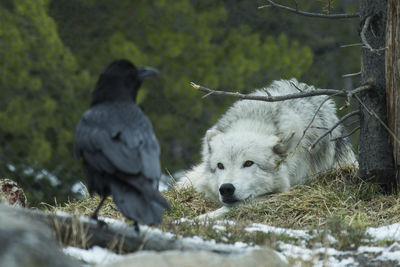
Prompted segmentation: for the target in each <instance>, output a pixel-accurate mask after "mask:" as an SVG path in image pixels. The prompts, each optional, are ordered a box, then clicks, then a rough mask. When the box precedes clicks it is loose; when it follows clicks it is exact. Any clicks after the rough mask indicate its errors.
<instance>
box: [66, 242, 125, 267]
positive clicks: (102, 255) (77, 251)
mask: <svg viewBox="0 0 400 267" xmlns="http://www.w3.org/2000/svg"><path fill="white" fill-rule="evenodd" d="M63 251H64V253H65V254H67V255H70V256H72V257H74V258H77V259H78V260H81V261H84V262H86V263H88V264H93V265H94V264H106V263H111V262H114V261H116V260H118V259H122V258H123V256H121V255H118V254H115V253H114V252H111V251H109V250H107V249H105V248H101V247H98V246H94V247H92V248H90V249H88V250H86V249H81V248H75V247H66V248H64V249H63Z"/></svg>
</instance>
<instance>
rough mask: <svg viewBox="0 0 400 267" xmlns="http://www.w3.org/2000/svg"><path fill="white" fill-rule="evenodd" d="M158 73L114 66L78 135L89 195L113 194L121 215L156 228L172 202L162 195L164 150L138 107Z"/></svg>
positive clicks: (127, 64) (120, 63) (97, 90)
mask: <svg viewBox="0 0 400 267" xmlns="http://www.w3.org/2000/svg"><path fill="white" fill-rule="evenodd" d="M157 73H158V71H157V70H156V69H154V68H151V67H138V68H136V67H135V66H134V65H133V64H132V63H131V62H130V61H128V60H117V61H114V62H112V63H111V64H110V65H109V66H108V67H107V69H106V70H105V71H104V72H103V73H102V74H101V76H100V78H99V80H98V81H97V84H96V87H95V89H94V91H93V93H92V102H91V107H90V109H89V110H87V111H86V112H85V113H84V114H83V116H82V118H81V120H80V121H79V123H78V125H77V127H76V130H75V151H74V152H75V156H76V157H77V158H78V159H82V161H83V170H84V172H85V175H86V179H87V183H88V189H89V192H90V194H93V193H97V194H99V195H100V196H101V197H102V200H101V202H100V203H99V205H98V207H97V208H96V210H95V211H94V213H93V215H92V218H94V219H96V220H97V213H98V211H99V209H100V207H101V206H102V204H103V202H104V200H105V199H106V198H107V196H109V195H112V197H113V200H114V202H115V204H116V205H117V207H118V209H119V210H120V211H121V213H122V214H123V215H125V216H126V217H127V218H129V219H131V220H134V221H135V226H136V229H138V224H137V223H138V222H140V223H144V224H148V225H157V224H159V223H160V222H161V221H162V216H163V212H164V209H170V206H169V204H168V202H167V201H166V200H165V199H164V198H163V197H162V196H161V195H160V193H159V191H158V181H159V178H160V174H161V170H160V160H159V156H160V147H159V144H158V141H157V139H156V137H155V135H154V132H153V128H152V125H151V122H150V120H149V119H148V118H147V117H146V116H145V115H144V113H143V112H142V111H141V109H140V108H139V107H138V106H137V105H136V95H137V92H138V91H139V87H140V85H141V83H142V81H143V80H144V79H146V78H148V77H151V76H154V75H155V74H157Z"/></svg>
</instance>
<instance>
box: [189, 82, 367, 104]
mask: <svg viewBox="0 0 400 267" xmlns="http://www.w3.org/2000/svg"><path fill="white" fill-rule="evenodd" d="M190 85H191V86H192V87H193V88H195V89H196V90H199V91H202V92H204V93H206V96H209V95H218V96H230V97H235V98H239V99H247V100H258V101H266V102H278V101H285V100H289V99H296V98H304V97H311V96H320V95H329V96H343V97H347V98H351V97H352V96H353V95H354V94H357V93H359V92H361V91H364V90H367V89H369V88H370V85H368V84H367V85H363V86H360V87H357V88H355V89H353V90H348V91H346V90H337V89H315V90H311V91H303V92H299V93H293V94H287V95H282V96H272V95H267V96H257V95H247V94H242V93H239V92H226V91H218V90H213V89H210V88H207V87H204V86H202V85H198V84H196V83H194V82H191V83H190Z"/></svg>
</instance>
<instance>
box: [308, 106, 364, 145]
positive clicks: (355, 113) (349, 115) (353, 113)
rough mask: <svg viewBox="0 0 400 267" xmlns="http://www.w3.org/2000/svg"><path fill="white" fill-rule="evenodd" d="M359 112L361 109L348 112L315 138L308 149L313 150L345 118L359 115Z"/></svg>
mask: <svg viewBox="0 0 400 267" xmlns="http://www.w3.org/2000/svg"><path fill="white" fill-rule="evenodd" d="M359 114H360V111H359V110H356V111H353V112H350V113H348V114H346V115H345V116H343V117H342V118H341V119H340V120H339V121H338V122H336V123H335V124H334V125H333V126H332V127H331V128H329V129H328V130H327V131H326V132H325V133H324V134H322V135H321V136H320V137H318V139H317V140H315V141H314V142H313V143H312V144H311V146H310V147H309V148H308V150H312V149H313V148H314V147H315V146H316V145H317V144H318V143H319V142H320V141H321V140H322V139H323V138H324V137H325V136H327V135H328V134H330V133H331V132H332V131H333V130H335V129H336V128H337V127H338V126H339V125H340V124H342V123H343V122H344V121H345V120H347V119H348V118H350V117H353V116H355V115H359Z"/></svg>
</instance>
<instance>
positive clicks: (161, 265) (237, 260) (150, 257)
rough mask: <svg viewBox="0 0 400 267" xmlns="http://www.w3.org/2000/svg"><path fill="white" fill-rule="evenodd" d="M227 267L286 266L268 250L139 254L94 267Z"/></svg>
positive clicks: (274, 253)
mask: <svg viewBox="0 0 400 267" xmlns="http://www.w3.org/2000/svg"><path fill="white" fill-rule="evenodd" d="M128 266H129V267H135V266H138V267H139V266H140V267H153V266H158V267H179V266H185V267H195V266H202V267H206V266H207V267H231V266H269V267H274V266H289V264H288V262H287V260H286V258H285V257H284V256H283V255H281V254H278V253H277V252H275V251H273V250H271V249H251V250H250V249H249V250H248V251H247V252H243V253H239V254H218V253H214V252H210V251H178V250H172V251H165V252H158V253H157V252H153V251H140V252H136V253H132V254H129V255H127V256H125V258H124V259H122V260H118V261H116V262H113V263H111V264H106V265H97V267H128Z"/></svg>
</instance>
